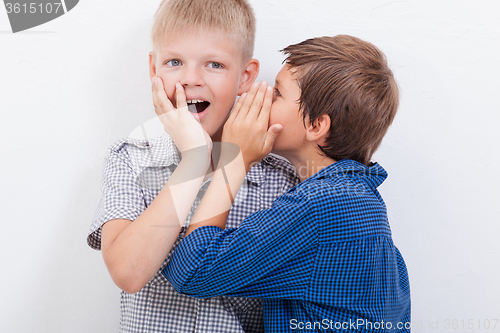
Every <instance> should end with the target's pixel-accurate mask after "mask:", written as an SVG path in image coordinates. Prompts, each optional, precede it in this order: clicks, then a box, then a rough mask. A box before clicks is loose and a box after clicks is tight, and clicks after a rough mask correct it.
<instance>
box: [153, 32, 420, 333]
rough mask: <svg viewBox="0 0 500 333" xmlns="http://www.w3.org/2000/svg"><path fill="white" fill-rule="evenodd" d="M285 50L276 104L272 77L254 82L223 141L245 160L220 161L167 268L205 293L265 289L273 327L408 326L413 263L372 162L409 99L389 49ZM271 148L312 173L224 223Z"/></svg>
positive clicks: (177, 282)
mask: <svg viewBox="0 0 500 333" xmlns="http://www.w3.org/2000/svg"><path fill="white" fill-rule="evenodd" d="M284 52H285V54H286V55H287V59H286V64H285V65H284V67H283V68H282V69H281V71H280V72H279V74H278V75H277V77H276V83H275V87H274V102H272V98H273V97H272V89H270V87H267V85H266V84H265V83H264V84H261V85H260V87H259V88H257V87H253V88H252V89H251V90H250V91H249V93H248V95H246V96H245V97H244V98H240V100H238V102H237V104H236V106H235V108H234V110H233V112H232V114H231V116H230V118H229V119H228V121H227V122H226V124H225V126H224V132H223V136H222V140H223V141H225V142H232V143H235V144H238V145H239V146H240V148H241V153H240V155H239V158H236V159H235V160H233V161H232V162H231V163H229V164H227V165H225V166H224V168H221V169H219V170H217V171H216V173H215V175H214V178H213V180H212V183H211V185H210V186H209V188H208V190H207V193H206V195H205V197H204V198H203V200H202V202H201V204H200V207H199V208H198V210H197V212H196V214H195V216H194V217H193V221H192V223H191V225H190V227H189V229H188V235H189V236H187V237H186V238H185V239H184V240H183V241H182V242H181V244H180V245H179V247H178V248H177V250H176V252H175V253H174V255H173V257H172V259H171V260H170V262H169V264H168V265H167V267H166V268H165V270H164V271H163V274H164V275H165V276H166V277H167V278H168V280H169V281H170V282H171V283H172V285H173V286H174V287H175V289H176V290H178V291H179V292H180V293H183V294H186V295H191V296H194V297H200V298H209V297H214V296H218V295H230V296H239V297H249V298H254V297H260V298H263V299H264V323H265V331H266V332H291V331H294V330H297V329H298V330H314V331H320V330H339V331H340V330H342V331H353V332H354V331H355V332H373V331H377V332H382V331H383V332H385V331H391V332H392V331H395V332H409V331H410V326H411V323H410V291H409V282H408V274H407V270H406V265H405V263H404V260H403V258H402V256H401V254H400V252H399V250H398V249H397V248H396V246H395V245H394V243H393V241H392V237H391V230H390V226H389V222H388V218H387V210H386V206H385V203H384V201H383V199H382V197H381V196H380V194H379V192H378V191H377V187H378V186H379V185H380V184H381V183H382V182H383V181H384V180H385V178H386V177H387V173H386V171H385V170H384V169H383V168H382V167H381V166H380V165H379V164H377V163H371V162H370V160H371V158H372V155H373V153H374V152H375V150H376V149H377V148H378V146H379V145H380V143H381V141H382V138H383V136H384V134H385V133H386V132H387V129H388V127H389V126H390V124H391V123H392V121H393V119H394V116H395V114H396V111H397V108H398V88H397V85H396V82H395V80H394V77H393V74H392V72H391V70H390V69H389V68H388V66H387V62H386V59H385V56H384V55H383V53H382V52H380V51H379V50H378V49H377V48H376V47H375V46H374V45H372V44H370V43H368V42H365V41H362V40H360V39H358V38H355V37H351V36H345V35H340V36H335V37H321V38H313V39H309V40H306V41H304V42H301V43H299V44H296V45H291V46H289V47H287V48H285V49H284ZM268 127H269V129H268ZM278 133H279V134H278ZM276 136H277V138H276ZM181 139H182V137H176V140H178V141H181ZM273 142H274V146H273ZM271 148H272V150H273V152H277V153H278V154H280V155H282V156H284V157H286V158H287V159H288V160H290V162H291V163H292V165H293V166H294V167H295V169H296V170H301V171H303V172H299V177H300V179H301V183H299V184H298V185H296V186H295V187H293V188H292V189H290V190H289V191H287V193H285V194H284V195H282V196H280V197H279V198H278V199H276V201H275V202H274V203H273V206H272V207H271V208H269V209H264V210H261V211H259V212H256V213H253V214H251V215H250V216H248V217H247V218H245V220H244V221H243V222H242V224H241V225H240V227H238V228H233V229H227V230H222V229H221V228H224V226H225V223H226V217H227V210H228V208H229V207H230V205H228V203H227V201H223V200H221V199H220V198H221V197H223V196H224V195H225V193H226V192H227V190H228V189H229V190H230V192H231V193H232V194H234V193H236V191H237V190H238V187H239V185H240V184H241V182H242V180H243V179H244V175H245V172H246V171H247V170H248V169H249V168H250V167H251V165H252V164H253V163H255V162H258V161H260V159H261V158H262V157H264V156H265V155H267V154H268V153H269V151H270V150H271ZM225 154H227V152H225V151H224V150H223V152H222V156H223V157H225ZM224 205H226V206H224Z"/></svg>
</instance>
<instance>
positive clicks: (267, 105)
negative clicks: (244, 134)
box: [258, 87, 273, 124]
mask: <svg viewBox="0 0 500 333" xmlns="http://www.w3.org/2000/svg"><path fill="white" fill-rule="evenodd" d="M272 104H273V87H267V89H266V95H265V97H264V103H263V104H262V108H261V111H260V114H259V118H258V121H263V122H265V123H266V124H268V123H269V114H270V113H271V105H272Z"/></svg>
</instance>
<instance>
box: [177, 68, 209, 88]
mask: <svg viewBox="0 0 500 333" xmlns="http://www.w3.org/2000/svg"><path fill="white" fill-rule="evenodd" d="M180 82H181V84H182V85H183V86H184V87H189V86H190V87H197V86H198V87H202V86H204V85H205V81H204V80H203V74H202V73H201V68H197V67H195V66H189V67H188V66H186V67H185V70H184V73H183V75H182V79H181V80H180Z"/></svg>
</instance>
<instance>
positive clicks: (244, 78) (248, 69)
mask: <svg viewBox="0 0 500 333" xmlns="http://www.w3.org/2000/svg"><path fill="white" fill-rule="evenodd" d="M259 68H260V64H259V61H258V60H257V59H250V60H249V61H248V62H247V64H246V65H245V68H244V69H243V73H242V74H241V80H240V86H239V87H238V96H240V95H241V94H243V93H246V92H247V91H249V90H250V87H251V86H252V83H254V81H255V79H257V75H259Z"/></svg>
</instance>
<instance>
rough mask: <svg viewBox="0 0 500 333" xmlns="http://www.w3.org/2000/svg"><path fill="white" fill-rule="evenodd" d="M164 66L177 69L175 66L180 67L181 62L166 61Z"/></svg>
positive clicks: (174, 60)
mask: <svg viewBox="0 0 500 333" xmlns="http://www.w3.org/2000/svg"><path fill="white" fill-rule="evenodd" d="M166 65H168V66H173V67H177V66H180V65H181V62H180V60H177V59H172V60H170V61H167V62H166Z"/></svg>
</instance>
